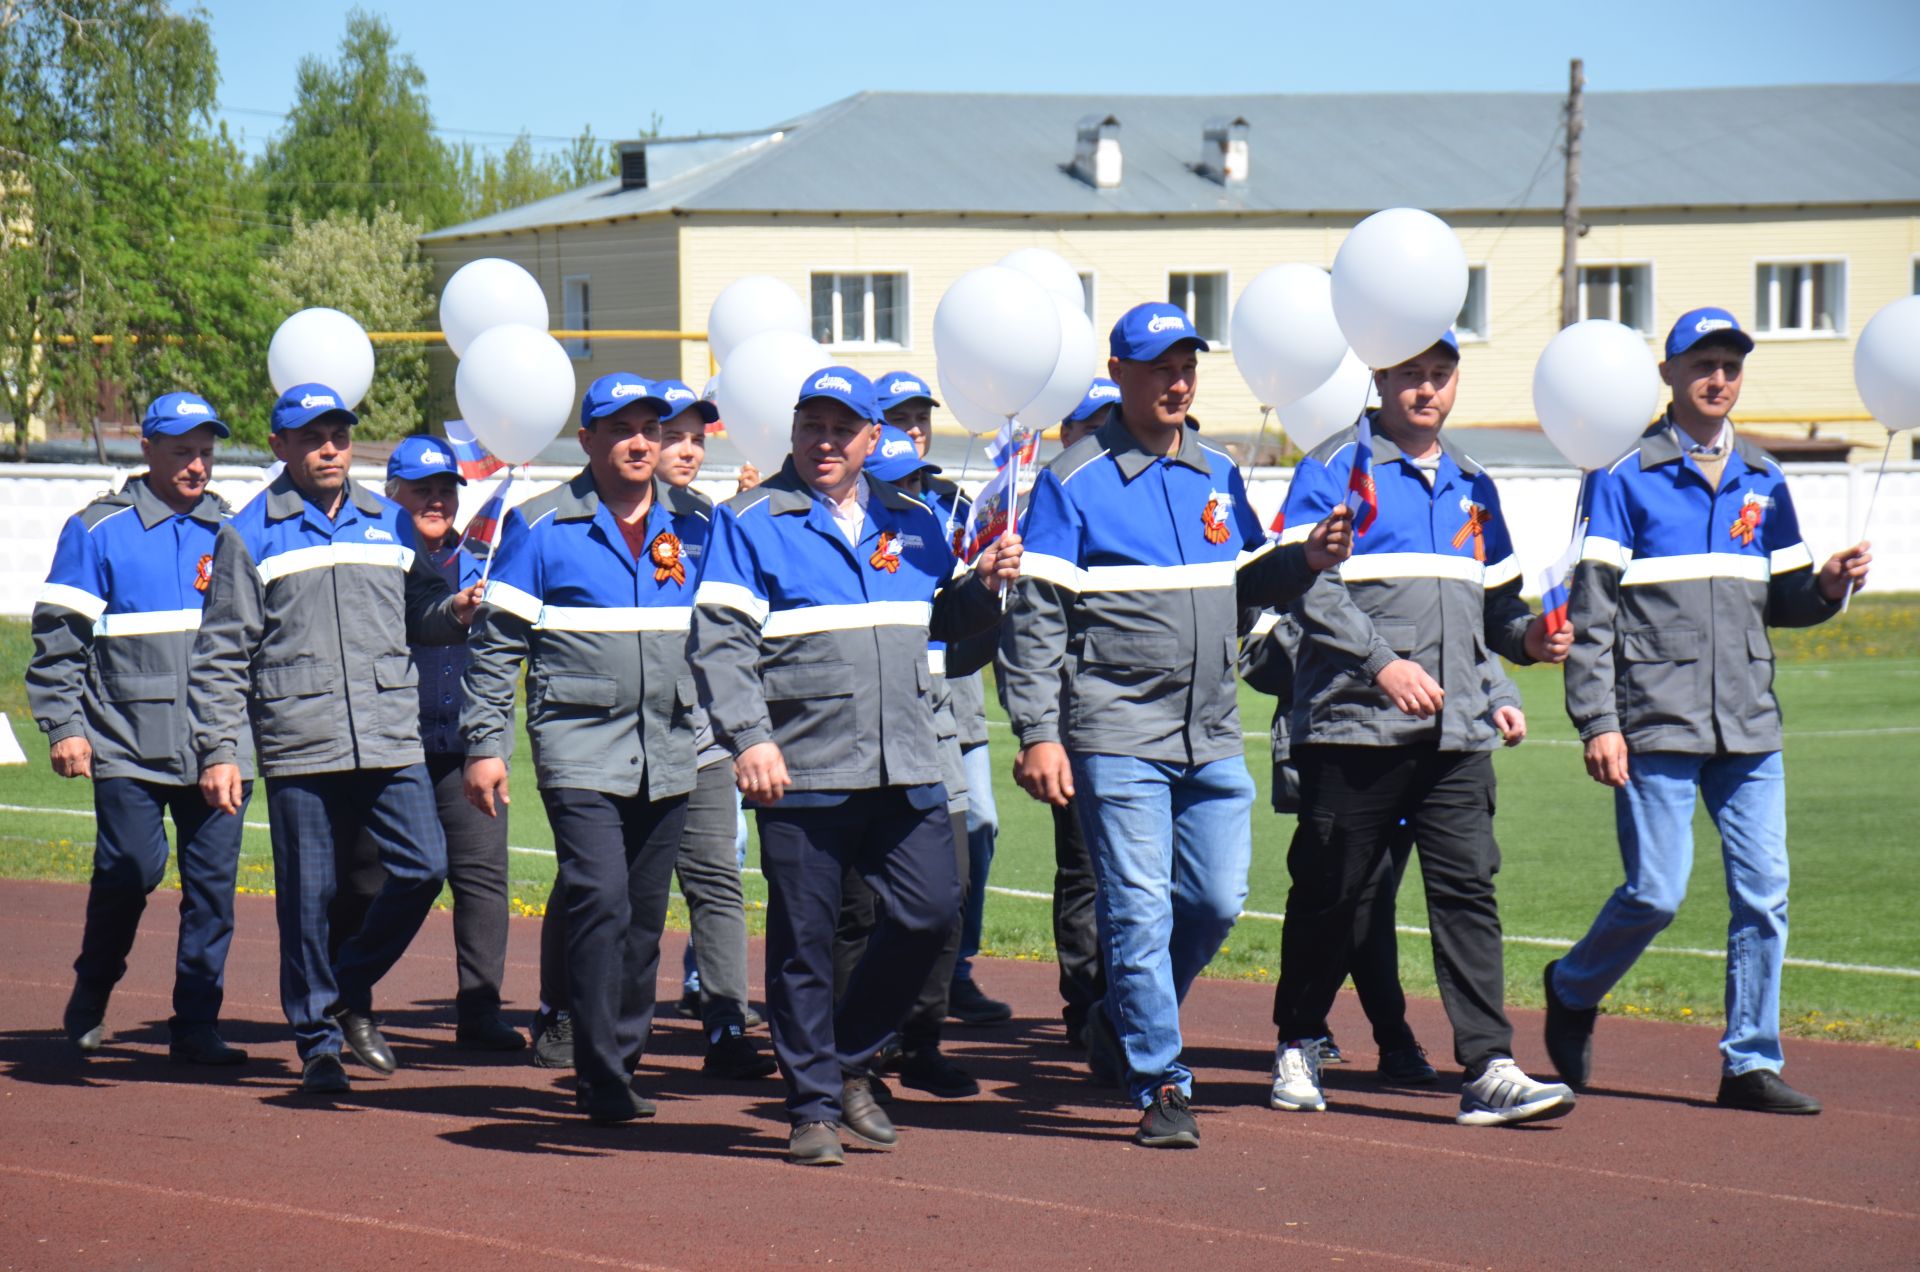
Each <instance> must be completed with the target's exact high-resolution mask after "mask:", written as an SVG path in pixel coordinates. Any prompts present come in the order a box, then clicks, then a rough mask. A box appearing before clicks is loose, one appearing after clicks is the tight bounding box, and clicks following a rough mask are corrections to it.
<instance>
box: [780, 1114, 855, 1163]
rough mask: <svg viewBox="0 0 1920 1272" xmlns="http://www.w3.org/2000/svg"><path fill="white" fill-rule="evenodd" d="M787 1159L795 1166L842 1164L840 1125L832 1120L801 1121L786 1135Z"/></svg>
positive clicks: (843, 1152) (844, 1161)
mask: <svg viewBox="0 0 1920 1272" xmlns="http://www.w3.org/2000/svg"><path fill="white" fill-rule="evenodd" d="M787 1160H788V1161H790V1162H792V1163H793V1164H794V1165H795V1166H844V1165H846V1164H847V1154H846V1151H845V1150H844V1149H842V1148H841V1147H840V1127H839V1126H838V1125H836V1124H835V1123H833V1122H802V1123H800V1125H798V1126H796V1127H794V1128H793V1133H792V1134H791V1135H789V1136H788V1137H787Z"/></svg>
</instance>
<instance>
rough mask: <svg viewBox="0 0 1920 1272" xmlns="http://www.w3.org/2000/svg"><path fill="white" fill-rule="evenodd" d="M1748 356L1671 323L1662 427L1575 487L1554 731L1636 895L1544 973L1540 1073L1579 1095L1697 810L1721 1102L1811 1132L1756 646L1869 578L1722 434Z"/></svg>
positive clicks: (1779, 781)
mask: <svg viewBox="0 0 1920 1272" xmlns="http://www.w3.org/2000/svg"><path fill="white" fill-rule="evenodd" d="M1752 351H1753V340H1752V338H1751V337H1749V336H1748V335H1747V334H1746V333H1745V332H1744V331H1742V330H1740V324H1739V322H1738V320H1736V319H1735V318H1734V316H1733V315H1732V314H1731V313H1729V312H1727V311H1726V310H1724V309H1712V308H1708V309H1695V310H1693V311H1691V312H1689V313H1686V314H1682V315H1681V316H1680V319H1679V321H1677V322H1675V323H1674V325H1673V330H1672V331H1671V332H1669V333H1668V335H1667V345H1666V355H1667V356H1666V360H1665V361H1664V362H1662V363H1661V364H1660V374H1661V377H1662V378H1663V379H1665V380H1666V382H1667V384H1668V386H1669V387H1671V388H1672V389H1673V404H1672V405H1671V406H1670V407H1669V408H1668V410H1667V415H1666V418H1665V419H1662V420H1660V421H1659V422H1658V423H1656V424H1655V425H1654V426H1653V427H1652V428H1650V429H1648V430H1647V432H1646V434H1645V435H1644V436H1643V437H1642V438H1641V440H1640V445H1639V446H1637V447H1636V448H1634V449H1633V450H1631V451H1629V452H1627V455H1626V457H1625V458H1623V459H1621V460H1620V461H1619V462H1618V463H1616V464H1614V465H1613V466H1612V467H1610V468H1606V469H1602V470H1599V471H1596V472H1595V473H1593V474H1592V476H1591V477H1589V478H1588V483H1589V484H1588V488H1587V492H1586V497H1587V509H1586V511H1587V514H1588V521H1587V526H1586V540H1585V544H1584V546H1583V548H1582V551H1581V560H1580V562H1579V564H1578V565H1577V566H1576V567H1575V569H1574V576H1573V587H1572V595H1571V603H1570V607H1569V610H1568V617H1569V618H1570V620H1571V621H1572V623H1573V630H1574V646H1573V655H1572V657H1571V658H1570V659H1569V660H1568V663H1567V714H1568V715H1569V716H1570V717H1572V719H1573V723H1574V726H1575V727H1576V728H1577V729H1579V730H1580V737H1581V739H1582V740H1583V741H1584V742H1585V743H1586V761H1587V772H1588V773H1589V774H1590V775H1591V776H1592V777H1593V779H1594V780H1595V781H1597V782H1600V783H1602V784H1604V785H1607V786H1611V787H1613V788H1614V821H1615V825H1616V827H1617V829H1618V832H1619V837H1620V857H1621V860H1622V861H1623V863H1624V864H1625V866H1626V876H1627V877H1626V881H1625V882H1624V883H1622V884H1621V885H1620V887H1619V888H1617V889H1615V890H1614V893H1613V895H1612V896H1611V897H1609V898H1608V899H1607V903H1606V904H1605V905H1604V906H1602V907H1601V910H1600V913H1599V915H1598V916H1597V917H1596V918H1595V919H1594V921H1593V927H1592V929H1591V930H1590V931H1589V932H1588V933H1587V934H1586V936H1584V937H1583V938H1581V940H1580V942H1579V944H1577V945H1575V946H1574V947H1573V948H1572V949H1571V950H1569V951H1567V953H1566V955H1565V957H1563V958H1560V959H1558V960H1556V961H1554V962H1552V963H1549V964H1547V969H1546V993H1547V1022H1546V1038H1547V1052H1548V1054H1549V1055H1550V1056H1551V1057H1552V1058H1553V1063H1554V1067H1555V1068H1557V1069H1558V1070H1559V1071H1560V1076H1561V1077H1563V1078H1565V1079H1566V1080H1567V1081H1568V1082H1570V1083H1572V1084H1573V1085H1575V1086H1580V1085H1583V1084H1585V1082H1586V1081H1587V1077H1588V1073H1589V1070H1590V1068H1591V1065H1592V1034H1593V1023H1594V1017H1595V1015H1596V1013H1597V1008H1598V1006H1599V1003H1600V1000H1601V999H1602V998H1604V997H1605V996H1606V994H1607V991H1609V990H1610V989H1612V988H1613V986H1614V985H1615V984H1616V983H1618V981H1619V980H1620V978H1621V977H1622V976H1624V975H1626V973H1627V970H1628V969H1629V968H1631V967H1632V966H1633V963H1634V960H1635V959H1637V958H1639V957H1640V955H1641V953H1642V952H1643V951H1644V950H1645V949H1646V948H1647V945H1648V944H1649V943H1650V942H1651V941H1652V940H1653V938H1654V937H1655V936H1658V935H1659V934H1660V932H1661V930H1662V929H1664V928H1665V927H1666V926H1667V924H1668V923H1670V922H1672V921H1673V916H1674V912H1675V911H1676V910H1677V909H1678V908H1679V905H1680V900H1681V898H1682V897H1684V896H1685V895H1686V891H1687V878H1688V875H1689V873H1690V872H1691V870H1692V867H1693V809H1694V803H1695V799H1696V793H1697V794H1698V796H1700V797H1704V798H1705V800H1706V804H1707V811H1708V813H1709V814H1710V815H1711V816H1712V817H1713V821H1714V825H1715V826H1716V827H1717V828H1718V829H1719V831H1720V836H1721V841H1722V851H1723V855H1724V856H1725V858H1726V866H1727V902H1728V905H1729V906H1730V907H1731V909H1732V912H1733V913H1732V922H1731V923H1730V924H1729V925H1728V930H1727V1028H1726V1032H1725V1034H1724V1035H1722V1037H1721V1039H1720V1055H1721V1063H1722V1070H1721V1078H1720V1090H1719V1093H1718V1096H1717V1099H1718V1102H1719V1103H1720V1104H1721V1105H1723V1106H1725V1107H1728V1108H1737V1109H1751V1110H1755V1111H1758V1112H1765V1113H1803V1114H1804V1113H1818V1112H1819V1111H1820V1103H1819V1101H1817V1100H1815V1099H1814V1098H1813V1097H1812V1096H1810V1095H1807V1094H1805V1093H1804V1092H1801V1091H1797V1090H1795V1089H1794V1088H1793V1087H1791V1086H1788V1085H1787V1083H1786V1081H1785V1080H1784V1079H1783V1078H1781V1076H1780V1069H1781V1066H1782V1064H1783V1063H1784V1061H1783V1058H1782V1055H1781V1049H1780V973H1781V968H1782V965H1783V963H1782V960H1783V959H1784V958H1785V955H1786V945H1787V833H1786V832H1787V826H1786V771H1785V768H1784V766H1783V765H1782V763H1781V759H1780V745H1781V733H1780V703H1779V701H1778V700H1777V699H1776V698H1775V697H1774V694H1773V645H1772V643H1771V642H1770V641H1769V640H1768V638H1767V628H1768V627H1811V626H1812V625H1814V624H1815V623H1821V622H1825V621H1826V620H1827V619H1829V618H1831V617H1833V615H1834V614H1836V613H1838V612H1839V609H1840V603H1841V601H1843V600H1844V599H1845V598H1846V595H1847V593H1848V592H1849V591H1850V590H1852V589H1854V588H1858V587H1860V586H1862V585H1863V584H1864V583H1865V582H1866V577H1867V566H1868V565H1869V563H1870V562H1871V560H1872V557H1871V555H1870V554H1869V553H1868V551H1867V545H1866V544H1865V543H1860V544H1856V545H1855V546H1853V547H1851V548H1848V549H1847V550H1846V551H1844V552H1839V553H1836V554H1834V555H1833V556H1832V557H1829V558H1828V559H1827V562H1826V563H1825V564H1824V565H1823V566H1821V567H1820V568H1819V569H1818V570H1815V569H1814V568H1813V554H1812V553H1811V552H1810V551H1808V549H1807V545H1806V544H1805V543H1804V542H1802V541H1801V538H1800V523H1799V520H1798V518H1797V517H1795V515H1794V511H1793V498H1792V496H1791V495H1790V494H1789V493H1788V491H1787V480H1786V476H1785V474H1783V473H1782V472H1781V471H1780V465H1778V464H1776V463H1774V462H1773V460H1772V459H1770V458H1768V457H1767V455H1766V454H1765V452H1763V451H1761V450H1760V449H1759V448H1758V447H1757V446H1755V445H1754V444H1753V443H1752V442H1750V441H1748V440H1746V439H1745V438H1743V437H1741V436H1740V435H1739V434H1738V433H1736V432H1735V431H1734V427H1733V419H1732V413H1733V408H1734V405H1735V403H1737V402H1738V401H1739V400H1740V387H1741V384H1742V382H1743V380H1744V378H1745V372H1746V357H1747V355H1748V354H1749V353H1751V352H1752ZM1703 549H1704V550H1703Z"/></svg>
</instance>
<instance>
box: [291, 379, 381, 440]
mask: <svg viewBox="0 0 1920 1272" xmlns="http://www.w3.org/2000/svg"><path fill="white" fill-rule="evenodd" d="M325 415H344V416H346V417H347V423H349V424H358V423H359V422H360V417H359V416H358V415H355V414H354V413H353V412H352V411H350V410H348V409H347V400H346V399H345V398H343V397H341V396H340V395H339V394H338V393H335V392H334V391H333V390H332V389H330V388H328V387H327V386H326V385H324V384H296V385H294V386H293V387H292V388H290V389H288V390H287V391H286V392H285V393H282V394H281V395H280V400H279V401H277V402H275V403H274V404H273V431H274V432H276V433H278V432H281V431H282V430H284V429H289V428H299V427H300V426H301V425H302V424H311V423H312V422H313V421H315V420H317V419H319V418H321V417H322V416H325Z"/></svg>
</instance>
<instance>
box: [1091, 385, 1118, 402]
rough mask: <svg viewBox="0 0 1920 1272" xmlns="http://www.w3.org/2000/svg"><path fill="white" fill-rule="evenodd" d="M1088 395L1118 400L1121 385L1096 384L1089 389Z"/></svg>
mask: <svg viewBox="0 0 1920 1272" xmlns="http://www.w3.org/2000/svg"><path fill="white" fill-rule="evenodd" d="M1087 396H1088V397H1090V398H1113V399H1115V400H1118V399H1119V397H1120V386H1119V385H1117V384H1096V385H1094V386H1093V387H1092V388H1090V389H1088V390H1087Z"/></svg>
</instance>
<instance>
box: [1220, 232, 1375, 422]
mask: <svg viewBox="0 0 1920 1272" xmlns="http://www.w3.org/2000/svg"><path fill="white" fill-rule="evenodd" d="M1230 334H1231V335H1232V338H1233V360H1234V363H1235V364H1236V365H1237V366H1238V367H1239V368H1240V374H1241V376H1242V377H1243V378H1244V379H1245V380H1246V382H1247V387H1248V388H1250V389H1252V390H1253V396H1254V397H1255V398H1257V399H1258V400H1259V401H1260V403H1261V405H1263V406H1276V405H1278V404H1280V403H1282V402H1292V401H1295V400H1297V399H1298V398H1300V397H1303V396H1305V395H1306V394H1308V393H1311V392H1313V390H1314V389H1315V388H1316V387H1318V386H1319V385H1322V384H1324V383H1326V380H1327V377H1328V376H1330V375H1332V374H1333V373H1334V370H1335V368H1337V367H1338V366H1339V365H1340V359H1341V358H1343V357H1345V356H1346V352H1347V338H1346V337H1345V336H1343V335H1341V334H1340V323H1339V321H1338V320H1337V319H1335V318H1334V316H1333V280H1332V278H1330V277H1329V276H1328V274H1327V271H1326V270H1324V269H1321V268H1319V267H1318V266H1315V265H1275V266H1274V267H1273V268H1272V269H1270V270H1267V271H1266V272H1264V273H1262V274H1261V275H1259V276H1258V277H1257V278H1255V279H1254V280H1253V281H1252V282H1250V283H1248V284H1247V289H1246V290H1245V291H1243V292H1241V293H1240V300H1239V301H1238V303H1236V304H1235V305H1234V307H1233V323H1232V327H1231V332H1230Z"/></svg>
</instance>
